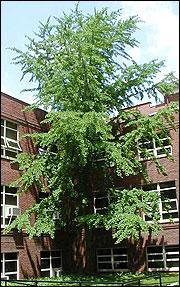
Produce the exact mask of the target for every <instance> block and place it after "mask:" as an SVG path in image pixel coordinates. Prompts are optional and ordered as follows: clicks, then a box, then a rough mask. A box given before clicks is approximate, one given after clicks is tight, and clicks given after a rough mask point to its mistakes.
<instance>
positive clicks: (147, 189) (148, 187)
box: [143, 184, 157, 191]
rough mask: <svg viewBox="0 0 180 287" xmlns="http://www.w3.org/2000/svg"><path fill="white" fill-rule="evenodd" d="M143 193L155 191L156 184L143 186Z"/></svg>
mask: <svg viewBox="0 0 180 287" xmlns="http://www.w3.org/2000/svg"><path fill="white" fill-rule="evenodd" d="M143 190H144V191H151V190H157V184H149V185H144V186H143Z"/></svg>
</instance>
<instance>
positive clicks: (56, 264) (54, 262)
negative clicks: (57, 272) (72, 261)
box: [52, 258, 61, 268]
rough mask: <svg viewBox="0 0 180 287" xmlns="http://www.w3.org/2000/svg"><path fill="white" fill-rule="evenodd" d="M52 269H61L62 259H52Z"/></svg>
mask: <svg viewBox="0 0 180 287" xmlns="http://www.w3.org/2000/svg"><path fill="white" fill-rule="evenodd" d="M52 267H53V268H58V267H61V259H60V258H53V259H52Z"/></svg>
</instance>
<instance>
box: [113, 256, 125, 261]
mask: <svg viewBox="0 0 180 287" xmlns="http://www.w3.org/2000/svg"><path fill="white" fill-rule="evenodd" d="M114 261H127V255H126V254H122V255H117V256H114Z"/></svg>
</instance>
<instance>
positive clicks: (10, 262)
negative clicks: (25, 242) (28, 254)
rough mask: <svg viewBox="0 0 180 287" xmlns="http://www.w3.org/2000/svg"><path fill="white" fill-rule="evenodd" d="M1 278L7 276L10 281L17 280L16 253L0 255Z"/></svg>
mask: <svg viewBox="0 0 180 287" xmlns="http://www.w3.org/2000/svg"><path fill="white" fill-rule="evenodd" d="M1 276H7V277H8V278H9V279H10V280H12V279H18V258H17V253H16V252H13V253H1Z"/></svg>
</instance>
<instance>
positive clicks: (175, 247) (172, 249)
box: [165, 245, 179, 253]
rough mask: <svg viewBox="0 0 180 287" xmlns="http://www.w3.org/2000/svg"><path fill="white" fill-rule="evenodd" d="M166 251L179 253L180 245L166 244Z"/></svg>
mask: <svg viewBox="0 0 180 287" xmlns="http://www.w3.org/2000/svg"><path fill="white" fill-rule="evenodd" d="M165 250H166V252H178V253H179V245H173V246H165Z"/></svg>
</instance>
